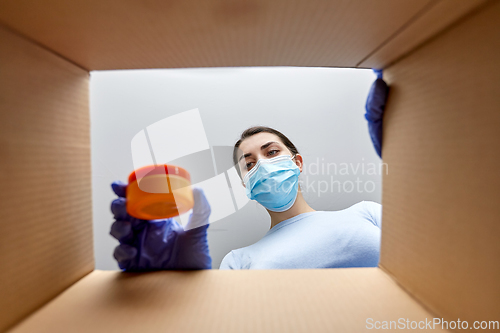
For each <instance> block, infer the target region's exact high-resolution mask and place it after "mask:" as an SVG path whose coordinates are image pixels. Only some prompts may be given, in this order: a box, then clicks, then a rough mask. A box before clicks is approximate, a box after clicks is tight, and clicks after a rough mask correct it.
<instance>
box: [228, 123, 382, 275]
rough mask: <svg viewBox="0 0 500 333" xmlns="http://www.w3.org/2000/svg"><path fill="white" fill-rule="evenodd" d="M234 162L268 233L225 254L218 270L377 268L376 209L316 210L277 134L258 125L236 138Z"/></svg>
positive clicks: (292, 150) (297, 162)
mask: <svg viewBox="0 0 500 333" xmlns="http://www.w3.org/2000/svg"><path fill="white" fill-rule="evenodd" d="M233 162H234V164H235V165H237V166H238V167H237V170H238V172H239V175H240V177H241V178H242V184H243V186H244V187H245V189H246V193H247V196H248V197H249V198H250V199H252V200H256V201H257V202H259V203H260V204H261V205H262V206H264V207H265V208H266V210H267V211H268V213H269V215H270V217H271V229H270V230H269V231H268V232H267V233H266V234H265V235H264V237H263V238H262V239H260V240H259V241H258V242H256V243H255V244H252V245H250V246H247V247H244V248H240V249H236V250H233V251H231V252H230V253H228V254H227V255H226V256H225V257H224V259H223V260H222V263H221V265H220V269H278V268H334V267H376V266H377V265H378V261H379V251H380V234H381V230H380V228H381V205H380V204H378V203H375V202H371V201H362V202H359V203H357V204H355V205H352V206H351V207H349V208H347V209H344V210H340V211H316V210H314V209H313V208H311V207H310V206H309V205H308V204H307V202H306V201H305V200H304V197H303V196H302V191H301V189H300V186H299V184H298V177H299V174H300V173H301V172H302V169H303V159H302V156H301V155H300V154H299V151H298V150H297V148H296V147H295V145H294V144H293V143H292V142H291V141H290V140H289V139H288V138H287V137H286V136H285V135H283V134H282V133H281V132H279V131H277V130H275V129H272V128H269V127H263V126H257V127H251V128H249V129H247V130H245V131H244V132H243V133H242V134H241V138H240V140H238V142H236V144H235V147H234V152H233Z"/></svg>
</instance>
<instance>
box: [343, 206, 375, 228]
mask: <svg viewBox="0 0 500 333" xmlns="http://www.w3.org/2000/svg"><path fill="white" fill-rule="evenodd" d="M347 209H348V210H352V211H354V212H356V213H357V214H360V215H361V216H363V217H364V218H366V219H368V220H369V221H370V222H371V223H373V224H374V225H375V226H377V227H379V228H380V227H382V205H381V204H379V203H378V202H375V201H369V200H368V201H360V202H358V203H356V204H354V205H352V206H350V207H349V208H347Z"/></svg>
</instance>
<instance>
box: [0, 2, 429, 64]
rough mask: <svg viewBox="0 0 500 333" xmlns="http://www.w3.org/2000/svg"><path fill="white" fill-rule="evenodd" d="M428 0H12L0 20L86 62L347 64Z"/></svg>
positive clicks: (3, 7) (357, 59)
mask: <svg viewBox="0 0 500 333" xmlns="http://www.w3.org/2000/svg"><path fill="white" fill-rule="evenodd" d="M429 1H430V0H413V1H400V0H377V1H343V0H329V1H323V0H307V1H303V0H300V1H297V0H273V1H265V0H256V1H253V0H238V1H230V0H205V1H199V0H183V1H120V0H107V1H102V0H86V1H58V0H45V1H33V0H15V1H2V2H0V21H3V22H4V23H5V24H6V25H8V26H10V27H12V28H13V29H15V30H16V31H19V32H21V33H22V34H24V35H26V36H28V37H29V38H31V39H34V40H36V41H38V42H40V43H41V44H43V45H45V46H47V47H48V48H50V49H51V50H54V51H55V52H57V53H59V54H61V55H62V56H64V57H65V58H67V59H71V60H72V61H74V62H75V63H77V64H79V65H80V66H82V67H84V68H87V69H88V70H103V69H106V70H109V69H134V68H175V67H207V66H210V67H227V66H332V67H338V66H345V67H354V66H356V65H357V64H358V63H359V62H360V61H361V60H362V59H364V58H365V57H366V56H367V55H368V54H369V53H371V52H372V51H373V50H375V49H376V48H377V47H378V46H379V45H380V44H381V43H382V42H383V41H385V40H386V39H387V38H388V37H389V36H391V35H392V34H393V33H394V32H395V31H397V30H398V29H400V28H401V27H402V26H404V25H405V23H406V22H407V21H408V20H410V19H411V18H412V17H413V16H414V15H415V14H416V13H419V12H420V11H421V10H422V8H424V7H425V6H426V5H427V4H428V3H429Z"/></svg>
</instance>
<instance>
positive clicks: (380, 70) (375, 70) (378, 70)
mask: <svg viewBox="0 0 500 333" xmlns="http://www.w3.org/2000/svg"><path fill="white" fill-rule="evenodd" d="M372 71H373V72H374V73H375V75H377V78H379V79H381V78H382V77H383V69H376V68H372Z"/></svg>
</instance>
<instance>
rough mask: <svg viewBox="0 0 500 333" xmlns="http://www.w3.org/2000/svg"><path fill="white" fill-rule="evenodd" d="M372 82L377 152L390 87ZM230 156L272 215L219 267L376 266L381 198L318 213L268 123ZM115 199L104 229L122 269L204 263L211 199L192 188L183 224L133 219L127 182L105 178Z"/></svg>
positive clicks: (289, 147) (293, 153)
mask: <svg viewBox="0 0 500 333" xmlns="http://www.w3.org/2000/svg"><path fill="white" fill-rule="evenodd" d="M375 72H376V74H377V79H376V80H375V82H374V83H373V85H372V87H371V88H370V92H369V94H368V99H367V102H366V114H365V118H366V120H367V121H368V129H369V132H370V137H371V140H372V142H373V145H374V147H375V149H376V151H377V154H378V155H379V156H381V154H382V149H381V148H382V117H383V113H384V109H385V103H386V100H387V96H388V92H389V87H388V86H387V84H386V83H385V82H384V81H383V79H382V71H375ZM233 161H234V164H235V165H237V171H238V172H239V174H240V177H241V178H242V184H243V186H244V187H245V188H246V193H247V196H248V197H249V198H250V199H252V200H256V201H257V202H259V203H260V204H261V205H263V206H264V207H265V208H266V209H267V211H268V213H269V215H270V216H271V229H270V230H269V231H268V232H267V233H266V234H265V235H264V237H263V238H262V239H261V240H259V241H258V242H256V243H255V244H253V245H250V246H247V247H244V248H240V249H236V250H233V251H231V252H229V253H228V254H227V255H226V256H225V257H224V259H223V260H222V263H221V265H220V269H265V268H268V269H273V268H334V267H375V266H377V265H378V260H379V251H380V234H381V232H380V228H381V210H382V207H381V205H380V204H378V203H375V202H370V201H362V202H359V203H357V204H355V205H352V206H351V207H349V208H346V209H344V210H339V211H316V210H314V209H312V208H311V207H310V206H309V205H308V204H307V202H306V201H305V200H304V198H303V196H302V191H301V189H300V186H299V184H298V176H299V174H300V173H301V172H302V168H303V159H302V156H300V154H299V152H298V150H297V148H296V147H295V146H294V145H293V143H292V142H290V140H288V138H287V137H286V136H285V135H283V134H282V133H280V132H279V131H277V130H274V129H272V128H269V127H262V126H258V127H252V128H249V129H247V130H245V131H244V132H243V133H242V135H241V138H240V140H238V142H236V144H235V147H234V152H233ZM111 186H112V189H113V191H114V193H115V194H116V195H117V196H118V197H119V198H118V199H115V200H114V201H113V202H112V204H111V211H112V212H113V215H114V218H115V222H114V223H113V225H112V226H111V232H110V234H111V235H112V236H113V237H115V238H116V239H117V240H118V241H119V242H120V244H119V245H118V246H117V247H116V248H115V251H114V257H115V259H116V260H117V262H118V265H119V267H120V268H121V269H123V270H126V271H148V270H156V269H210V268H212V259H211V257H210V254H209V249H208V241H207V229H208V227H209V222H208V219H209V216H210V213H211V209H210V205H209V203H208V201H207V199H206V198H205V195H204V193H203V190H202V189H200V188H196V187H194V188H193V196H194V207H193V212H192V214H191V215H190V217H189V221H188V224H187V228H186V229H187V230H186V229H184V228H183V227H182V226H181V225H179V223H177V222H176V221H175V220H174V219H172V218H170V219H165V220H160V221H146V220H139V219H136V218H133V217H131V216H130V215H128V214H127V210H126V195H125V193H126V187H127V185H126V184H125V183H123V182H121V181H115V182H113V183H112V184H111Z"/></svg>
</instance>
